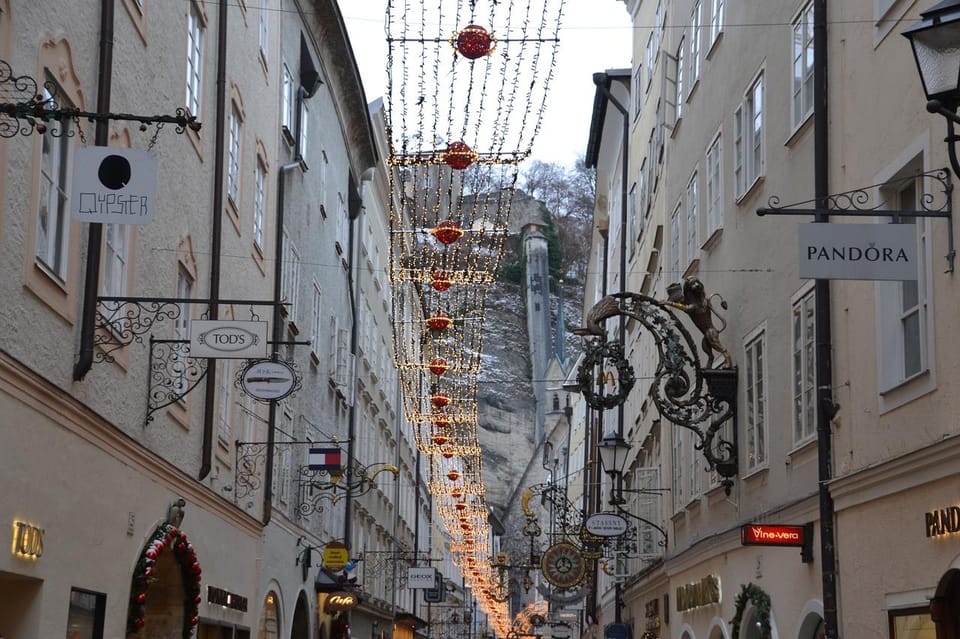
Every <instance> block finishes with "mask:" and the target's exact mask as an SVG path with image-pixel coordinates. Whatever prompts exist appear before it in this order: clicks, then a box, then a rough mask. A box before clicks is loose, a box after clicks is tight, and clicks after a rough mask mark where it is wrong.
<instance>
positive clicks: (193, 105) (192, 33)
mask: <svg viewBox="0 0 960 639" xmlns="http://www.w3.org/2000/svg"><path fill="white" fill-rule="evenodd" d="M188 5H189V9H188V10H187V82H186V102H187V110H188V111H189V112H190V115H193V116H196V117H197V118H200V119H203V118H202V114H201V113H200V110H201V109H202V108H203V101H202V92H203V47H204V44H205V43H204V39H205V38H204V36H205V33H204V32H205V31H206V25H205V24H204V20H203V14H202V13H201V12H200V7H198V6H197V4H196V2H194V1H193V0H189V1H188Z"/></svg>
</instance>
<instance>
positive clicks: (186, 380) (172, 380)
mask: <svg viewBox="0 0 960 639" xmlns="http://www.w3.org/2000/svg"><path fill="white" fill-rule="evenodd" d="M148 361H149V364H148V366H147V367H148V369H149V371H150V372H149V375H150V378H149V379H150V381H149V385H148V389H147V416H146V420H145V422H144V425H147V424H149V423H150V422H152V421H153V414H154V413H155V412H157V411H158V410H160V409H161V408H164V407H165V406H169V405H171V404H173V403H175V402H178V401H180V400H181V399H183V398H184V397H186V396H187V394H189V393H190V391H192V390H193V389H194V388H196V387H197V384H199V383H200V380H202V379H203V378H204V376H205V375H206V374H207V360H206V359H203V358H195V357H190V342H188V341H186V340H177V339H154V338H153V336H151V337H150V358H149V360H148Z"/></svg>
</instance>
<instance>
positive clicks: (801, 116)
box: [793, 2, 813, 128]
mask: <svg viewBox="0 0 960 639" xmlns="http://www.w3.org/2000/svg"><path fill="white" fill-rule="evenodd" d="M811 113H813V3H812V2H811V3H810V4H808V5H807V6H806V7H804V8H803V10H802V11H801V12H800V15H799V16H797V19H796V20H795V21H794V23H793V127H794V128H797V127H798V126H800V125H801V124H803V122H804V120H806V119H807V118H808V117H809V116H810V114H811Z"/></svg>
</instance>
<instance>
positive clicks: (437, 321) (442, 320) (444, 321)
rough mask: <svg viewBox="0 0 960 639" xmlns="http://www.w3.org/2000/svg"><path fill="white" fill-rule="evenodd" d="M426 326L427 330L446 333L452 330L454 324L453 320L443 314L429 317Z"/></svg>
mask: <svg viewBox="0 0 960 639" xmlns="http://www.w3.org/2000/svg"><path fill="white" fill-rule="evenodd" d="M426 324H427V328H429V329H430V330H431V331H436V332H438V333H439V332H440V331H445V330H447V329H448V328H450V325H451V324H453V320H452V319H450V318H449V317H447V316H446V315H444V314H443V313H437V314H436V315H434V316H432V317H428V318H427V321H426Z"/></svg>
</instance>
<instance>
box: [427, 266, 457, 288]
mask: <svg viewBox="0 0 960 639" xmlns="http://www.w3.org/2000/svg"><path fill="white" fill-rule="evenodd" d="M430 286H432V287H433V288H434V290H436V291H439V292H441V293H443V292H444V291H446V290H448V289H449V288H450V287H451V286H453V280H451V279H450V275H449V273H447V272H446V271H434V272H433V273H431V274H430Z"/></svg>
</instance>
